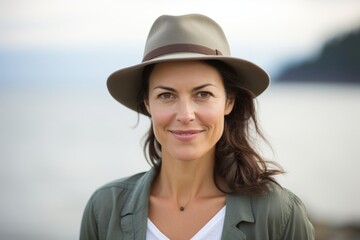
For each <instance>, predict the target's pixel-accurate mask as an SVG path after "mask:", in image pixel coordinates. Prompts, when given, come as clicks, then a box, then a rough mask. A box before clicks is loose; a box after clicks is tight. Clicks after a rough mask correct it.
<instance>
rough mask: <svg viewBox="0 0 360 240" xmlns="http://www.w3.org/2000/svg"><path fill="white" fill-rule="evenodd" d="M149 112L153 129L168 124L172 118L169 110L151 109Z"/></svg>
mask: <svg viewBox="0 0 360 240" xmlns="http://www.w3.org/2000/svg"><path fill="white" fill-rule="evenodd" d="M151 113H152V114H151V121H152V123H153V126H154V130H156V129H157V128H160V127H164V126H166V125H168V124H169V123H170V122H171V120H172V115H173V114H171V113H170V111H166V110H158V109H152V111H151Z"/></svg>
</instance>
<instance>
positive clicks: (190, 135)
mask: <svg viewBox="0 0 360 240" xmlns="http://www.w3.org/2000/svg"><path fill="white" fill-rule="evenodd" d="M203 131H204V130H186V131H184V130H170V133H172V134H173V136H174V137H175V138H176V139H178V140H180V141H182V142H187V141H190V140H192V139H194V138H195V137H196V136H198V135H199V134H200V133H202V132H203Z"/></svg>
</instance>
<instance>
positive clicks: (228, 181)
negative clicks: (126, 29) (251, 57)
mask: <svg viewBox="0 0 360 240" xmlns="http://www.w3.org/2000/svg"><path fill="white" fill-rule="evenodd" d="M268 84H269V77H268V75H267V74H266V73H265V71H264V70H262V69H261V68H260V67H258V66H257V65H255V64H253V63H251V62H248V61H245V60H242V59H239V58H235V57H232V56H231V55H230V49H229V46H228V43H227V40H226V38H225V35H224V33H223V31H222V29H221V28H220V26H219V25H218V24H217V23H216V22H214V21H213V20H212V19H210V18H208V17H206V16H203V15H199V14H190V15H184V16H167V15H165V16H161V17H159V18H158V19H157V20H156V21H155V23H154V24H153V27H152V28H151V30H150V33H149V36H148V40H147V43H146V47H145V53H144V59H143V62H142V63H140V64H138V65H135V66H132V67H129V68H125V69H121V70H119V71H117V72H115V73H113V74H112V75H110V77H109V79H108V89H109V91H110V93H111V94H112V96H113V97H114V98H115V99H116V100H118V101H119V102H120V103H122V104H124V105H125V106H127V107H129V108H130V109H133V110H135V111H137V112H138V113H140V114H144V115H146V116H148V117H150V119H151V128H150V129H149V132H148V134H147V135H146V141H145V146H144V150H145V152H147V156H148V158H149V160H150V162H151V165H152V167H151V169H150V170H149V171H148V172H146V173H140V174H137V175H134V176H131V177H129V178H125V179H120V180H116V181H114V182H112V183H109V184H107V185H105V186H104V187H101V188H100V189H99V190H97V191H96V192H95V193H94V194H93V196H92V197H91V199H90V200H89V202H88V204H87V206H86V209H85V212H84V216H83V222H82V226H81V236H80V238H81V239H150V240H152V239H214V240H216V239H226V240H228V239H255V240H256V239H259V240H260V239H261V240H264V239H313V238H314V233H313V228H312V225H311V223H310V222H309V220H308V218H307V216H306V211H305V208H304V205H303V203H302V202H301V200H300V199H299V198H297V197H296V195H294V194H293V193H291V192H290V191H288V190H286V189H284V188H282V187H281V186H280V185H279V184H278V183H277V182H276V181H275V179H274V176H275V175H276V174H279V173H282V170H281V169H280V168H277V167H276V164H275V165H274V166H275V168H273V169H270V166H269V164H270V163H269V162H266V161H265V160H264V159H263V158H262V157H261V156H260V155H259V154H258V153H257V152H256V151H255V149H254V147H253V146H252V145H251V136H250V129H255V132H256V133H257V134H259V135H260V136H261V133H260V131H259V128H258V125H257V120H256V114H255V106H254V98H255V97H256V96H258V95H259V94H261V93H262V92H263V91H264V90H265V89H266V88H267V86H268ZM119 223H120V224H119Z"/></svg>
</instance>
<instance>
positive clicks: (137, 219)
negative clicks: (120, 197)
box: [120, 168, 156, 239]
mask: <svg viewBox="0 0 360 240" xmlns="http://www.w3.org/2000/svg"><path fill="white" fill-rule="evenodd" d="M155 176H156V171H155V169H153V168H151V170H150V171H148V172H146V173H145V174H144V175H143V176H142V177H141V178H140V179H139V180H138V181H137V182H136V184H135V186H134V188H133V190H132V192H131V194H130V196H129V198H128V200H127V201H126V204H125V205H124V206H123V209H122V210H121V213H120V224H121V229H122V230H123V232H124V239H146V228H147V218H148V203H149V201H148V200H149V197H150V189H151V183H152V181H153V180H154V178H155Z"/></svg>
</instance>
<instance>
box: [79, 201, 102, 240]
mask: <svg viewBox="0 0 360 240" xmlns="http://www.w3.org/2000/svg"><path fill="white" fill-rule="evenodd" d="M98 236H99V234H98V227H97V219H96V215H95V210H94V204H93V201H92V199H90V200H89V202H88V203H87V205H86V207H85V210H84V213H83V218H82V222H81V228H80V240H98V239H99V237H98Z"/></svg>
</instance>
